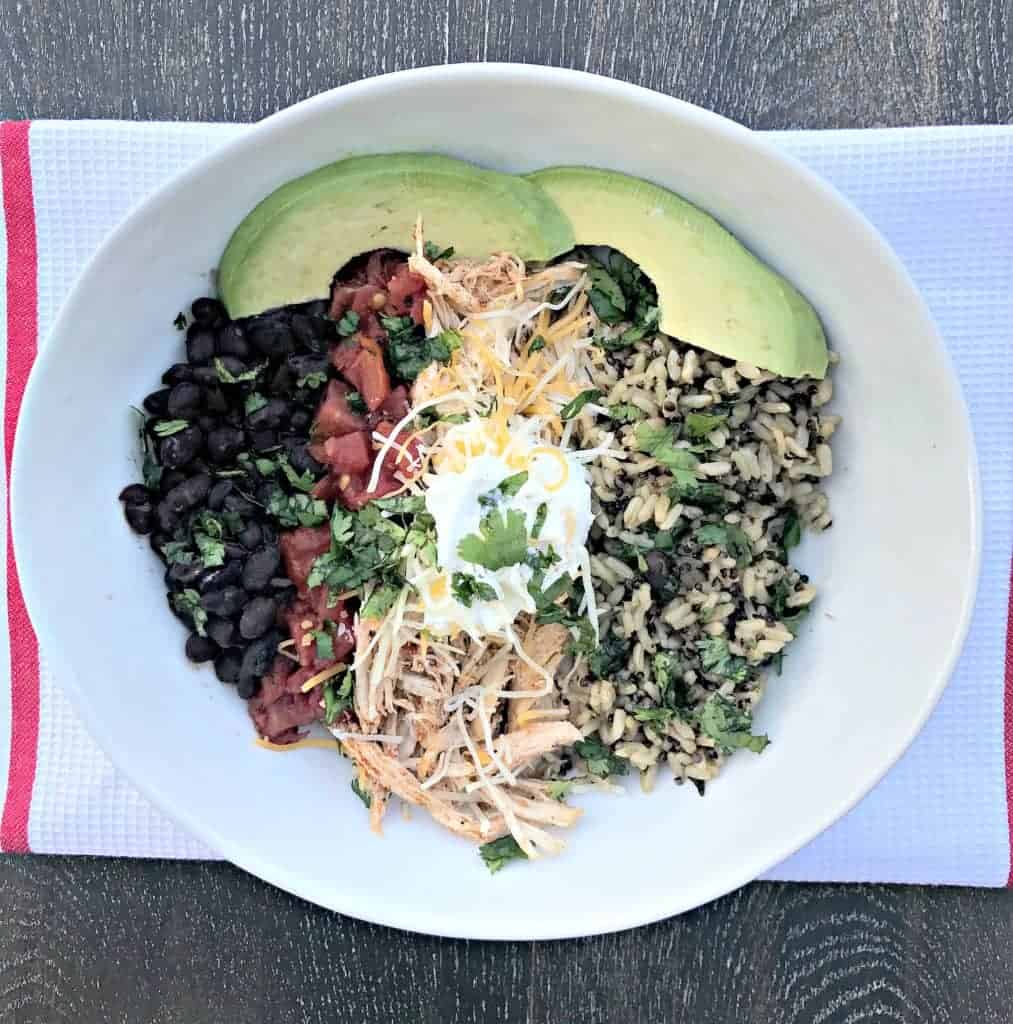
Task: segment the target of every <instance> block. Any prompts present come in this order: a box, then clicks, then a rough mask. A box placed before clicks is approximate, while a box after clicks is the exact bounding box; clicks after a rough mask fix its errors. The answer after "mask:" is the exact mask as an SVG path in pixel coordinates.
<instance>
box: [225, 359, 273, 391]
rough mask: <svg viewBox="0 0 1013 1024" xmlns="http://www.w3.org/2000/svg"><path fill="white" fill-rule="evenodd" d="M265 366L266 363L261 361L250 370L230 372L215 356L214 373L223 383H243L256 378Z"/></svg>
mask: <svg viewBox="0 0 1013 1024" xmlns="http://www.w3.org/2000/svg"><path fill="white" fill-rule="evenodd" d="M266 368H267V363H261V364H260V366H255V367H254V368H253V369H252V370H245V371H244V372H243V373H231V372H230V371H229V369H228V367H227V366H226V365H225V364H224V363H223V362H222V361H221V359H220V358H219V357H218V356H215V373H217V374H218V379H219V380H220V381H221V382H222V383H223V384H244V383H246V382H247V381H252V380H256V379H257V378H258V377H259V376H260V375H261V374H262V373H263V372H264V370H265V369H266Z"/></svg>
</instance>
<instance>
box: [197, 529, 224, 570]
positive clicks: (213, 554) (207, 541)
mask: <svg viewBox="0 0 1013 1024" xmlns="http://www.w3.org/2000/svg"><path fill="white" fill-rule="evenodd" d="M193 540H194V543H195V544H196V545H197V550H198V551H200V556H201V561H202V562H203V563H204V568H205V569H212V568H214V567H215V566H216V565H224V564H225V545H224V544H223V543H222V542H221V541H220V540H219V539H218V538H217V537H211V536H209V535H208V534H206V533H202V532H201V531H200V530H195V531H194V535H193Z"/></svg>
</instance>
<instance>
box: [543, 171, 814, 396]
mask: <svg viewBox="0 0 1013 1024" xmlns="http://www.w3.org/2000/svg"><path fill="white" fill-rule="evenodd" d="M528 179H529V180H530V181H533V182H535V183H536V184H538V185H540V186H541V187H542V188H543V189H544V190H545V191H546V192H547V193H548V195H549V196H550V197H551V198H552V199H553V200H554V201H555V203H556V205H557V206H558V207H559V208H560V209H561V210H562V211H563V213H565V214H566V216H567V217H569V219H570V223H571V225H572V226H573V234H574V236H575V237H576V239H577V243H578V244H579V245H607V246H610V247H611V248H613V249H618V250H619V251H620V252H622V253H623V254H624V255H625V256H627V257H629V258H630V259H631V260H633V261H634V262H635V263H637V264H639V266H640V269H641V270H643V272H644V273H645V274H646V275H647V276H648V277H649V278H650V279H651V280H652V281H653V283H654V286H655V288H657V290H658V303H659V305H660V307H661V319H660V327H661V330H662V331H664V332H665V334H668V335H670V336H672V337H673V338H679V339H680V340H681V341H685V342H688V343H689V344H691V345H696V346H698V347H699V348H703V349H707V350H708V351H710V352H715V353H717V354H718V355H722V356H726V357H728V358H729V359H737V360H741V361H742V362H746V363H751V364H752V365H754V366H757V367H759V368H761V369H764V370H770V371H772V372H774V373H777V374H780V375H782V376H785V377H823V376H825V374H826V371H827V341H826V336H825V335H824V333H823V327H822V325H821V324H820V321H819V317H818V316H817V315H816V311H815V310H814V309H813V307H812V306H811V305H810V304H809V302H808V301H807V300H806V299H805V298H804V297H803V296H802V295H801V294H800V293H799V292H798V291H796V289H795V288H793V287H792V286H791V285H790V284H789V283H788V282H787V281H786V280H785V279H784V278H783V277H781V275H780V274H778V273H776V272H775V271H773V270H771V268H770V267H768V266H767V265H766V264H765V263H763V262H761V261H760V260H759V259H757V257H756V256H754V255H753V254H752V253H751V252H749V250H748V249H746V248H745V246H743V245H742V244H741V243H740V242H739V241H738V240H737V239H736V238H735V237H734V236H733V235H731V234H730V233H729V232H728V231H726V230H725V229H724V228H723V227H722V226H721V225H720V224H719V223H718V222H717V221H716V220H714V218H713V217H711V216H710V215H709V214H706V213H704V212H703V210H701V209H699V208H698V207H696V206H693V205H692V204H691V203H689V202H687V201H686V200H685V199H682V198H680V197H679V196H677V195H676V194H675V193H674V192H669V191H668V190H667V189H663V188H660V187H659V186H657V185H653V184H652V183H651V182H649V181H644V180H643V179H641V178H632V177H629V176H628V175H625V174H618V173H617V172H615V171H603V170H598V169H596V168H592V167H549V168H546V169H545V170H541V171H536V172H535V173H534V174H530V175H528Z"/></svg>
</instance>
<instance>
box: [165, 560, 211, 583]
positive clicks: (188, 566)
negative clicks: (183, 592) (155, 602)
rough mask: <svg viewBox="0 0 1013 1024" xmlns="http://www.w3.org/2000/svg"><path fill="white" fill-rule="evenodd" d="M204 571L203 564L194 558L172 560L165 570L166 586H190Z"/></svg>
mask: <svg viewBox="0 0 1013 1024" xmlns="http://www.w3.org/2000/svg"><path fill="white" fill-rule="evenodd" d="M203 571H204V565H203V563H201V562H200V561H198V560H197V559H196V558H195V559H194V560H193V561H192V562H173V563H172V565H170V566H169V568H168V569H167V570H166V573H165V585H166V586H167V587H173V586H175V587H191V586H193V585H194V583H196V582H197V578H198V577H199V576H200V574H201V573H202V572H203Z"/></svg>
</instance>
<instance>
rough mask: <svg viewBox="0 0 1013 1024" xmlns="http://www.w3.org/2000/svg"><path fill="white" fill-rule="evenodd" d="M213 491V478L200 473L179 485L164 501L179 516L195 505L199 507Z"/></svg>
mask: <svg viewBox="0 0 1013 1024" xmlns="http://www.w3.org/2000/svg"><path fill="white" fill-rule="evenodd" d="M210 489H211V477H210V476H209V475H208V474H207V473H198V474H196V475H195V476H192V477H190V478H189V479H187V480H184V481H183V482H182V483H181V484H177V485H176V486H175V487H173V489H172V490H171V491H169V493H168V494H167V495H166V496H165V498H164V499H163V501H164V503H165V504H167V505H168V506H169V507H170V508H171V509H172V510H173V512H176V513H177V514H179V513H182V512H185V511H186V510H187V509H189V508H193V507H194V505H199V504H200V503H201V502H202V501H203V500H204V499H205V498H206V497H207V493H208V491H209V490H210Z"/></svg>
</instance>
